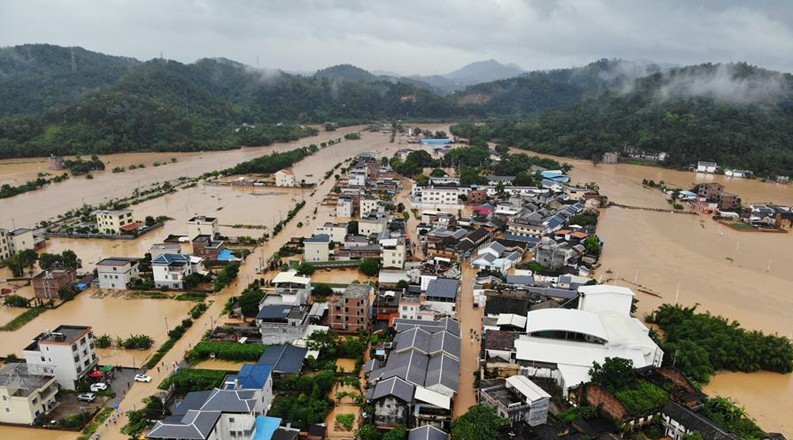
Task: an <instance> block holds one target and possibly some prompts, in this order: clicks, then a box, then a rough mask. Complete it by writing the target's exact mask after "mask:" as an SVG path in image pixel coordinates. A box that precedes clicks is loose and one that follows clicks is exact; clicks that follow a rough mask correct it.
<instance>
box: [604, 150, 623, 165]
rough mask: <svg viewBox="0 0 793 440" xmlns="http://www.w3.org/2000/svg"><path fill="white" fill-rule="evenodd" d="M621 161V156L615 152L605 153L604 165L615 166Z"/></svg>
mask: <svg viewBox="0 0 793 440" xmlns="http://www.w3.org/2000/svg"><path fill="white" fill-rule="evenodd" d="M619 161H620V154H619V153H615V152H607V153H603V161H602V163H604V164H615V163H618V162H619Z"/></svg>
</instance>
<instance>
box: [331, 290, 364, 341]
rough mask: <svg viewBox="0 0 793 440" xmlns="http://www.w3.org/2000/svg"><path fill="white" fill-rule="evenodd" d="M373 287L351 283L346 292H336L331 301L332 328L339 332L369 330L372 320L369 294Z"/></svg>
mask: <svg viewBox="0 0 793 440" xmlns="http://www.w3.org/2000/svg"><path fill="white" fill-rule="evenodd" d="M371 293H372V288H371V287H370V286H369V285H366V284H355V283H354V284H350V285H348V286H347V288H345V289H344V292H341V293H335V294H334V295H333V296H332V297H331V298H330V301H329V311H328V313H329V314H330V322H329V326H330V328H331V330H333V331H336V332H339V333H355V334H357V333H360V332H361V331H364V330H368V329H369V324H370V320H371V316H370V306H369V296H370V295H371Z"/></svg>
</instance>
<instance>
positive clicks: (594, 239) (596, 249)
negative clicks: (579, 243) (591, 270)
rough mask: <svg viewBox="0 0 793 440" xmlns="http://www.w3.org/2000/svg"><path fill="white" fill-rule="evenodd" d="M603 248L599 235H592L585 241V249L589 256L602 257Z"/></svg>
mask: <svg viewBox="0 0 793 440" xmlns="http://www.w3.org/2000/svg"><path fill="white" fill-rule="evenodd" d="M601 247H602V246H601V244H600V238H598V236H597V235H591V236H589V237H587V238H586V240H584V248H585V249H586V251H587V253H588V254H592V255H600V250H601Z"/></svg>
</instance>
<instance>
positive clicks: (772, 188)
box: [515, 150, 793, 436]
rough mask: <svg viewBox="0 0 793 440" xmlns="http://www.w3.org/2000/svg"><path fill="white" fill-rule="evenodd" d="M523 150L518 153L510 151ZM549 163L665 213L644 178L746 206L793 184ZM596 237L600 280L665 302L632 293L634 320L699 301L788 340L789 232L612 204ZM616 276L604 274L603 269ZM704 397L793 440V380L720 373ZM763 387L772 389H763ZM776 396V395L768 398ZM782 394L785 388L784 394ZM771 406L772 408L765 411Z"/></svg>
mask: <svg viewBox="0 0 793 440" xmlns="http://www.w3.org/2000/svg"><path fill="white" fill-rule="evenodd" d="M515 151H519V150H515ZM554 158H555V159H557V160H559V161H562V162H568V163H571V164H573V165H574V166H575V168H574V169H573V170H572V171H571V172H570V176H571V177H572V178H573V181H574V182H593V181H594V182H597V184H598V185H599V186H600V191H601V193H604V194H606V195H608V197H609V200H611V201H614V202H617V203H621V204H626V205H633V206H645V207H652V208H667V209H668V208H669V204H668V203H667V202H666V199H665V197H664V195H663V194H662V193H661V192H660V191H658V190H654V189H647V188H644V187H643V186H642V184H641V183H642V179H652V180H655V181H656V182H659V181H661V180H663V181H665V182H666V183H667V184H673V185H677V186H679V187H681V188H685V189H688V188H690V187H692V186H693V185H694V184H695V183H705V182H711V181H714V182H720V183H723V184H724V185H725V186H726V190H727V191H729V192H733V193H736V194H738V195H739V196H740V197H741V199H742V200H743V203H744V204H747V205H748V204H750V203H755V202H774V203H779V204H793V186H790V185H779V184H766V183H763V182H760V181H756V180H746V179H735V178H727V177H724V176H715V175H707V174H696V173H687V172H681V171H673V170H665V169H660V168H653V167H645V166H638V165H627V164H619V165H598V166H594V165H593V164H592V162H590V161H580V160H571V159H567V158H556V157H554ZM598 235H600V236H601V237H602V238H603V239H605V240H606V245H605V247H604V248H603V255H602V257H601V263H602V266H601V268H600V269H599V270H598V272H597V276H599V275H603V276H604V277H615V278H617V279H618V281H617V284H620V285H625V286H627V287H635V286H633V285H632V284H630V283H631V282H633V281H634V280H637V282H638V284H641V285H644V286H647V287H649V288H650V289H652V290H654V291H656V292H660V293H661V294H662V296H663V298H656V297H654V296H650V295H647V294H642V293H637V295H638V299H639V313H638V314H639V316H643V315H644V314H645V313H648V312H650V311H652V310H653V309H654V308H655V307H657V306H658V305H660V304H662V303H665V302H666V303H674V302H675V294H676V292H677V289H678V285H679V292H680V293H679V298H678V301H679V303H680V304H683V305H686V306H693V305H695V304H700V306H699V310H701V311H710V312H713V313H716V314H720V315H723V316H725V317H727V318H729V319H731V320H737V321H738V322H740V323H741V324H742V325H743V326H744V327H745V328H748V329H751V330H755V329H756V330H762V331H764V332H767V333H775V332H776V333H778V334H780V335H784V336H788V337H793V326H791V325H790V323H791V322H793V271H791V270H790V264H789V261H790V260H791V258H793V234H792V233H788V234H764V233H758V232H738V231H734V230H732V229H728V228H719V225H718V224H717V223H715V222H714V221H713V220H711V219H710V218H709V217H707V216H705V215H696V216H691V215H679V214H668V213H661V212H652V211H640V210H628V209H620V208H614V207H612V208H608V209H605V210H602V212H601V216H600V222H599V224H598ZM609 270H610V271H611V272H612V274H606V271H609ZM706 390H707V392H708V393H710V394H718V395H723V396H727V397H733V398H736V399H737V400H739V401H741V402H742V403H743V404H744V405H746V407H747V410H748V412H749V414H750V415H751V416H753V417H754V418H756V419H758V420H759V421H761V422H762V423H763V425H762V426H763V428H764V429H766V430H769V431H778V432H783V433H784V434H786V435H788V436H790V435H793V430H791V425H790V420H793V405H791V404H790V398H791V397H790V396H791V393H790V391H791V390H793V375H791V374H788V375H775V374H766V373H753V374H735V373H728V374H725V375H723V376H717V377H715V378H714V379H713V383H712V384H710V385H709V386H708V387H707V389H706ZM761 390H768V391H769V392H768V393H765V392H762V391H761ZM771 390H777V391H780V392H770V391H771ZM781 390H787V392H786V393H785V392H781ZM768 408H773V410H770V411H769V410H767V409H768Z"/></svg>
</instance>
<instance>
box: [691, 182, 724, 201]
mask: <svg viewBox="0 0 793 440" xmlns="http://www.w3.org/2000/svg"><path fill="white" fill-rule="evenodd" d="M723 191H724V185H722V184H721V183H716V182H711V183H702V184H700V185H699V186H698V187H697V195H699V196H700V197H704V198H705V199H707V200H718V199H719V195H721V193H722V192H723Z"/></svg>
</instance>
